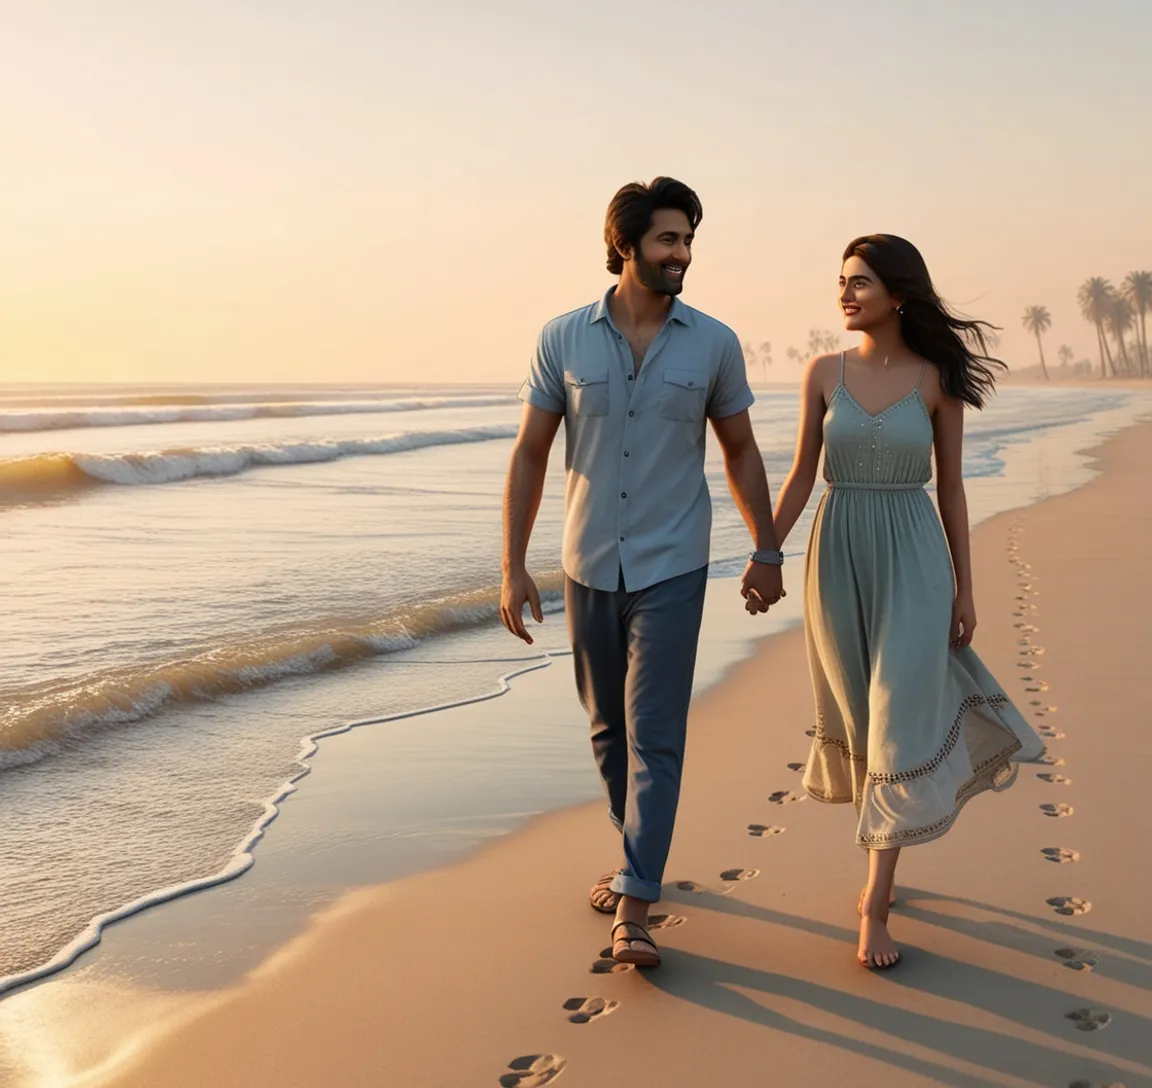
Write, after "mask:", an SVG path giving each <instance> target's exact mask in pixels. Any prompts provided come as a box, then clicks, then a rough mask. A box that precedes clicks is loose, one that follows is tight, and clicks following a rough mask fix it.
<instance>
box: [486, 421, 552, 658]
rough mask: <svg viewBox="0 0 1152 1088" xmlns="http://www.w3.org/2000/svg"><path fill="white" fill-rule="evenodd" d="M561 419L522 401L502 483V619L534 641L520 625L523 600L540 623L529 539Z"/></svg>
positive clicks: (528, 641) (542, 617)
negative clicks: (530, 568)
mask: <svg viewBox="0 0 1152 1088" xmlns="http://www.w3.org/2000/svg"><path fill="white" fill-rule="evenodd" d="M563 418H564V417H563V416H562V415H557V414H556V413H555V412H549V411H546V410H545V409H543V408H537V407H536V406H535V405H532V404H525V405H524V412H523V415H522V416H521V419H520V433H519V434H518V435H517V436H516V444H515V445H514V446H513V448H512V459H511V462H510V463H509V465H508V479H507V482H506V484H505V487H504V555H503V559H502V561H501V567H502V571H503V584H502V586H501V589H500V619H501V622H503V624H504V626H505V627H507V628H508V630H509V631H511V632H512V634H514V635H515V636H516V637H517V638H521V639H523V640H524V641H525V642H527V643H528V644H529V645H531V644H532V636H531V635H530V634H529V633H528V631H527V629H526V628H525V627H524V604H525V602H527V603H528V605H529V606H530V607H531V609H532V616H533V618H534V619H535V620H536V622H537V623H543V622H544V613H543V612H542V611H541V609H540V594H539V592H538V591H537V589H536V583H535V582H534V581H533V580H532V578H531V577H530V576H529V574H528V570H527V565H526V561H527V554H528V540H529V538H530V537H531V535H532V526H533V525H534V524H535V522H536V513H537V511H539V509H540V499H541V496H542V495H543V494H544V478H545V476H546V475H547V472H548V454H549V452H550V451H551V449H552V442H553V440H554V439H555V437H556V432H557V430H559V428H560V421H561V420H562V419H563Z"/></svg>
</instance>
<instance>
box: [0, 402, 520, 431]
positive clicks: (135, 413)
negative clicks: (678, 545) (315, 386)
mask: <svg viewBox="0 0 1152 1088" xmlns="http://www.w3.org/2000/svg"><path fill="white" fill-rule="evenodd" d="M514 403H516V401H515V398H514V397H509V396H501V395H485V396H471V397H409V398H402V399H392V400H356V401H334V402H326V401H323V400H310V401H295V402H292V401H289V402H284V403H277V402H275V401H272V402H262V403H259V404H249V403H241V404H231V403H229V404H224V403H219V402H217V403H208V404H198V403H196V402H195V401H192V400H190V399H189V400H186V401H185V402H184V403H180V404H176V405H171V404H169V405H167V406H160V405H155V406H153V407H146V408H131V407H129V408H124V407H120V408H75V409H60V408H45V409H36V410H31V411H28V410H26V411H6V412H0V434H2V433H4V432H5V431H7V432H17V431H20V432H28V431H64V430H75V429H78V428H85V427H137V426H143V425H145V424H149V423H154V424H155V423H213V422H228V421H230V420H238V419H296V418H302V417H306V416H343V415H376V414H379V413H382V412H419V411H431V410H433V409H436V408H486V407H489V406H493V405H502V404H514Z"/></svg>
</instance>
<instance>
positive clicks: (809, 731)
mask: <svg viewBox="0 0 1152 1088" xmlns="http://www.w3.org/2000/svg"><path fill="white" fill-rule="evenodd" d="M804 736H806V737H814V736H816V730H815V729H805V730H804Z"/></svg>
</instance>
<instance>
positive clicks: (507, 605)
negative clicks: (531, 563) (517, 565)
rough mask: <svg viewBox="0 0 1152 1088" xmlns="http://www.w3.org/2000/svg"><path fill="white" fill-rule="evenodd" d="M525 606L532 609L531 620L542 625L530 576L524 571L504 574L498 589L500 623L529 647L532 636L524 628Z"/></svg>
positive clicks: (535, 592)
mask: <svg viewBox="0 0 1152 1088" xmlns="http://www.w3.org/2000/svg"><path fill="white" fill-rule="evenodd" d="M525 604H527V605H528V606H529V607H530V608H531V609H532V618H533V619H534V620H535V621H536V622H537V623H543V622H544V613H543V611H541V608H540V593H539V591H538V590H537V589H536V583H535V582H534V581H532V577H531V575H530V574H529V573H528V572H527V571H526V570H517V571H513V572H511V573H509V572H505V574H504V582H503V584H502V585H501V587H500V622H501V623H503V624H504V626H505V627H507V628H508V630H509V631H511V632H512V634H514V635H515V636H516V637H517V638H519V639H523V640H524V641H525V642H526V643H528V645H529V646H531V645H532V636H531V635H530V634H528V630H527V628H526V627H525V626H524V605H525Z"/></svg>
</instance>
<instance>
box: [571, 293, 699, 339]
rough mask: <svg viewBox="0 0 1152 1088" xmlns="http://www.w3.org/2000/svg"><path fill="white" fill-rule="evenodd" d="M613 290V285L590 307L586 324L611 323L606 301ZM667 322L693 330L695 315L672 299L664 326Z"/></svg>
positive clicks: (677, 300)
mask: <svg viewBox="0 0 1152 1088" xmlns="http://www.w3.org/2000/svg"><path fill="white" fill-rule="evenodd" d="M615 290H616V286H615V284H613V285H612V286H611V287H609V288H608V290H607V291H605V292H604V296H603V298H601V299H600V301H599V302H597V303H596V305H595V306H593V307H592V313H591V314H590V315H589V318H588V324H590V325H595V324H596V322H597V321H607V322H608V323H609V324H611V323H612V318H611V317H610V316H609V314H608V300H609V299H610V298H611V297H612V292H613V291H615ZM669 321H675V322H676V323H677V324H678V325H686V326H687V327H688V328H693V327H694V326H695V324H696V315H695V312H694V311H693V309H692V307H691V306H687V305H685V304H684V303H683V302H681V301H680V299H679V298H676V297H673V299H672V306H671V308H670V309H669V310H668V316H667V317H666V318H665V319H664V324H665V325H667V324H668V322H669Z"/></svg>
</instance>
